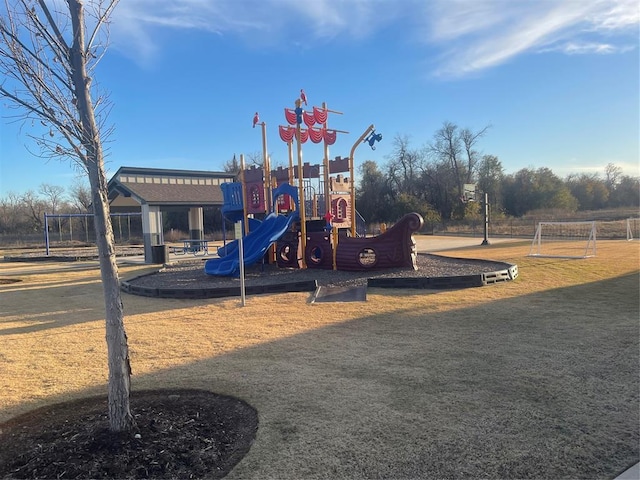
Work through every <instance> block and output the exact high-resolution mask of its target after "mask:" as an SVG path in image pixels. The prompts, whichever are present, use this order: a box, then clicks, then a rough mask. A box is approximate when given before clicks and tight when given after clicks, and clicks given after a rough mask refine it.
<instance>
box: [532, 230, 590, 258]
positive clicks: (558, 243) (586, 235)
mask: <svg viewBox="0 0 640 480" xmlns="http://www.w3.org/2000/svg"><path fill="white" fill-rule="evenodd" d="M595 255H596V222H540V223H538V227H537V228H536V234H535V236H534V237H533V242H531V248H530V250H529V256H532V257H556V258H588V257H595Z"/></svg>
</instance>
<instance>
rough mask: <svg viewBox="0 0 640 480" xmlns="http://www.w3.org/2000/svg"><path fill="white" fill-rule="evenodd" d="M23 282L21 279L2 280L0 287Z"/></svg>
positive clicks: (0, 280) (0, 279)
mask: <svg viewBox="0 0 640 480" xmlns="http://www.w3.org/2000/svg"><path fill="white" fill-rule="evenodd" d="M21 281H22V280H21V279H19V278H0V285H10V284H12V283H18V282H21Z"/></svg>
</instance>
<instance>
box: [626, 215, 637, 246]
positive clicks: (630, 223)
mask: <svg viewBox="0 0 640 480" xmlns="http://www.w3.org/2000/svg"><path fill="white" fill-rule="evenodd" d="M637 239H640V218H627V240H628V241H631V240H637Z"/></svg>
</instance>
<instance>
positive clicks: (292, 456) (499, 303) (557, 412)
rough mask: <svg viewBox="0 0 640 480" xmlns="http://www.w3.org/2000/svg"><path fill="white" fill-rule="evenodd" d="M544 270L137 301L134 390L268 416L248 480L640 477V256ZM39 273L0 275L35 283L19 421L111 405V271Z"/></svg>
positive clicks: (7, 387) (16, 350)
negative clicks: (480, 282)
mask: <svg viewBox="0 0 640 480" xmlns="http://www.w3.org/2000/svg"><path fill="white" fill-rule="evenodd" d="M528 252H529V242H522V243H512V244H498V245H495V246H494V245H491V246H488V247H475V248H467V249H460V250H452V251H447V252H446V253H445V254H446V255H451V256H456V257H471V258H486V259H491V260H505V261H509V262H512V263H516V264H517V265H518V266H519V270H520V277H519V278H518V279H517V280H516V281H515V282H508V283H503V284H498V285H493V286H489V287H484V288H476V289H465V290H457V291H415V290H384V289H369V292H368V301H367V302H366V303H341V304H315V305H314V304H309V303H308V301H309V298H310V295H309V294H307V293H292V294H281V295H273V296H253V297H248V299H247V305H246V307H244V308H242V307H240V300H239V299H238V298H230V299H213V300H212V299H205V300H176V299H151V298H146V297H136V296H131V295H124V305H125V312H126V328H127V333H128V336H129V344H130V348H131V356H132V367H133V378H132V383H133V388H134V389H150V388H171V387H177V388H197V389H207V390H211V391H215V392H217V393H221V394H226V395H233V396H237V397H240V398H242V399H244V400H245V401H247V402H249V403H250V404H251V405H253V406H254V407H255V408H256V409H257V410H258V413H259V418H260V426H259V429H258V434H257V439H256V442H255V443H254V445H253V447H252V449H251V451H250V452H249V454H248V455H247V456H246V457H245V458H244V460H242V461H241V462H240V464H239V465H238V466H237V467H236V469H235V470H234V471H233V472H232V473H231V474H230V478H259V479H264V478H296V479H299V478H373V477H376V478H380V477H383V478H435V477H440V478H442V477H456V478H464V477H466V478H479V477H482V478H613V477H614V476H615V475H616V474H618V473H620V472H622V471H623V470H625V469H626V468H627V467H629V466H630V465H631V464H633V463H636V462H638V460H639V459H638V457H639V452H638V444H639V441H640V436H639V433H638V427H639V424H640V420H639V411H640V408H639V407H640V401H639V397H638V394H639V390H640V386H639V380H638V379H639V377H640V369H639V337H640V335H639V334H640V331H639V318H640V312H639V304H640V300H639V272H640V248H639V245H638V243H637V242H625V241H599V243H598V254H597V256H596V257H594V258H589V259H581V260H567V259H557V258H556V259H548V258H533V257H527V256H526V255H527V254H528ZM1 254H2V252H0V255H1ZM25 265H28V266H29V267H30V268H32V267H33V266H34V264H19V263H18V264H16V263H4V262H0V279H3V278H4V279H6V278H14V279H15V278H19V279H21V280H22V281H21V282H19V283H13V284H2V283H0V336H2V342H1V343H0V391H1V392H2V394H1V395H0V422H2V421H5V420H7V419H9V418H10V417H13V416H15V415H17V414H20V413H23V412H25V411H28V410H30V409H33V408H34V407H38V406H42V405H46V404H51V403H57V402H61V401H65V400H68V399H75V398H81V397H84V396H87V395H93V394H100V393H103V392H105V391H106V387H105V382H106V378H107V371H106V345H105V339H104V335H105V333H104V313H103V311H104V306H103V297H102V290H101V285H100V277H99V272H98V270H97V269H96V266H97V265H96V264H94V263H91V262H87V263H86V264H83V267H82V268H79V269H69V268H68V266H63V267H62V268H58V267H60V264H57V265H45V264H43V265H41V266H39V268H38V270H41V271H40V272H39V273H34V272H27V273H24V274H19V275H15V272H18V271H19V269H20V268H22V267H24V266H25ZM146 269H147V267H142V266H126V267H125V266H123V267H121V269H120V274H121V277H122V278H128V277H131V276H134V275H136V274H138V273H140V272H141V271H145V270H146ZM12 272H13V274H12Z"/></svg>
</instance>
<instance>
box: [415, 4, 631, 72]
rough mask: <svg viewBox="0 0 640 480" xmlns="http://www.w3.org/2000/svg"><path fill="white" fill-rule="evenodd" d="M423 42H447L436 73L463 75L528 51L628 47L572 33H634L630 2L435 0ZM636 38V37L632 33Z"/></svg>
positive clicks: (598, 50) (595, 50)
mask: <svg viewBox="0 0 640 480" xmlns="http://www.w3.org/2000/svg"><path fill="white" fill-rule="evenodd" d="M427 14H428V17H427V18H428V20H427V28H426V31H427V36H426V38H425V42H427V43H430V44H432V45H446V46H445V47H444V48H445V51H444V52H443V54H442V55H441V57H440V63H439V66H438V68H437V69H436V72H435V75H436V76H442V77H463V76H466V75H469V74H472V73H475V72H479V71H482V70H485V69H488V68H492V67H495V66H497V65H500V64H503V63H505V62H507V61H509V60H510V59H511V58H514V57H516V56H517V55H521V54H523V53H529V52H548V51H561V52H564V53H567V54H578V53H580V54H586V53H600V54H604V53H616V52H620V51H627V50H628V49H629V41H628V39H627V40H626V44H624V45H622V46H618V45H615V44H614V43H613V42H612V41H608V42H602V41H597V40H596V39H590V40H588V41H585V40H581V41H580V42H577V41H574V39H575V38H576V37H584V36H586V35H589V36H591V37H593V36H598V35H606V36H607V38H608V39H609V40H611V39H612V37H614V36H615V35H616V34H619V33H620V32H622V33H627V34H630V35H633V34H634V33H635V34H637V26H638V23H639V13H638V4H637V2H636V1H635V0H613V1H612V0H595V1H594V0H592V1H582V0H573V1H566V0H538V1H535V0H528V1H508V0H475V1H473V2H470V1H466V0H454V1H453V2H452V1H451V0H437V1H435V2H433V3H430V4H429V6H428V8H427ZM635 38H637V37H635Z"/></svg>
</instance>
